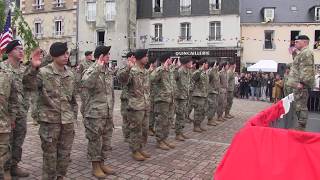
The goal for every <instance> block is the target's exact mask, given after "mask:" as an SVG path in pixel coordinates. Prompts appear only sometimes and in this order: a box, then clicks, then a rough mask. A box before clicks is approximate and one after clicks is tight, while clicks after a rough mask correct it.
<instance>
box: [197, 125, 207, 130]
mask: <svg viewBox="0 0 320 180" xmlns="http://www.w3.org/2000/svg"><path fill="white" fill-rule="evenodd" d="M199 128H200V129H201V131H207V129H206V128H205V127H202V126H199Z"/></svg>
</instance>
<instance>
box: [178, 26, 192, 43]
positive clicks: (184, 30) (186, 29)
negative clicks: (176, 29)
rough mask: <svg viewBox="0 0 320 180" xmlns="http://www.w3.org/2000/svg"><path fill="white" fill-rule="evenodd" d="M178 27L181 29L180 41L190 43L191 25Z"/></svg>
mask: <svg viewBox="0 0 320 180" xmlns="http://www.w3.org/2000/svg"><path fill="white" fill-rule="evenodd" d="M180 27H181V32H180V40H182V41H190V40H191V24H190V23H181V24H180Z"/></svg>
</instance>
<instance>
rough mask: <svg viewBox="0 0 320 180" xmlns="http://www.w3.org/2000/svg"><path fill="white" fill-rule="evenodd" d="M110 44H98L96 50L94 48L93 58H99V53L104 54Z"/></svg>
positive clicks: (109, 47)
mask: <svg viewBox="0 0 320 180" xmlns="http://www.w3.org/2000/svg"><path fill="white" fill-rule="evenodd" d="M110 49H111V46H98V47H97V48H96V50H94V55H93V57H94V58H99V57H100V55H101V54H103V55H104V56H105V55H107V54H108V53H109V51H110Z"/></svg>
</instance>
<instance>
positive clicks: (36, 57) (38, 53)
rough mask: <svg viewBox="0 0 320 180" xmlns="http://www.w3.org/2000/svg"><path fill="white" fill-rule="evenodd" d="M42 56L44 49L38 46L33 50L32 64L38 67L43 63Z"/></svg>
mask: <svg viewBox="0 0 320 180" xmlns="http://www.w3.org/2000/svg"><path fill="white" fill-rule="evenodd" d="M41 58H42V50H41V49H40V48H36V49H35V50H33V51H32V52H31V65H32V67H34V68H37V67H39V66H40V65H41Z"/></svg>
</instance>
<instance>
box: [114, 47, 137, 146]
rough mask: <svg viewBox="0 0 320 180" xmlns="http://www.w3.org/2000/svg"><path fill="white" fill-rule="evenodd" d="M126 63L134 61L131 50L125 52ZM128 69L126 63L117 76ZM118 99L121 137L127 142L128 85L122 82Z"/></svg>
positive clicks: (128, 133)
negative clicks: (119, 102)
mask: <svg viewBox="0 0 320 180" xmlns="http://www.w3.org/2000/svg"><path fill="white" fill-rule="evenodd" d="M126 57H127V63H129V62H132V63H135V61H136V58H135V56H134V53H133V52H128V53H127V56H126ZM127 70H128V65H126V66H125V67H124V68H122V69H120V70H118V72H117V77H118V76H119V74H121V73H123V72H126V71H127ZM120 100H121V107H120V110H121V116H122V133H123V137H124V141H125V142H129V135H130V132H129V127H128V124H129V123H128V120H127V119H128V117H127V116H128V115H127V114H128V113H127V109H128V87H127V85H126V84H122V91H121V96H120Z"/></svg>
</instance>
